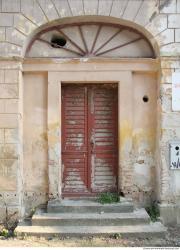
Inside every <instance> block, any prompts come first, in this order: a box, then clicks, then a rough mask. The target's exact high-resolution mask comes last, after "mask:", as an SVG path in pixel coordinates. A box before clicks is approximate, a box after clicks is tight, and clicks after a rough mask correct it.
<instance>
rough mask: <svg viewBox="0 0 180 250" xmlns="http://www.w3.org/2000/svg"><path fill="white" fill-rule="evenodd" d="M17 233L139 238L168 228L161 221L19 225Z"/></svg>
mask: <svg viewBox="0 0 180 250" xmlns="http://www.w3.org/2000/svg"><path fill="white" fill-rule="evenodd" d="M16 233H17V235H31V236H38V237H49V236H69V237H82V236H112V235H114V234H120V235H121V236H128V237H130V236H133V237H137V238H145V237H149V238H150V237H164V236H165V233H166V228H165V227H164V226H163V225H162V224H161V223H160V222H156V223H150V224H147V225H131V226H18V227H17V228H16Z"/></svg>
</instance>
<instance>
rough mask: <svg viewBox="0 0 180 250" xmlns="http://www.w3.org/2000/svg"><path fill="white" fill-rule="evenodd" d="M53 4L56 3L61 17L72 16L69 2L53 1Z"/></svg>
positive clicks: (64, 0)
mask: <svg viewBox="0 0 180 250" xmlns="http://www.w3.org/2000/svg"><path fill="white" fill-rule="evenodd" d="M52 2H53V3H54V5H55V7H56V10H57V11H58V13H59V16H60V17H66V16H68V17H70V16H72V12H71V9H70V7H69V4H68V1H67V0H52Z"/></svg>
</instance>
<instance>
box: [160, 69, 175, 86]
mask: <svg viewBox="0 0 180 250" xmlns="http://www.w3.org/2000/svg"><path fill="white" fill-rule="evenodd" d="M173 72H174V69H162V70H161V83H163V84H164V83H172V73H173Z"/></svg>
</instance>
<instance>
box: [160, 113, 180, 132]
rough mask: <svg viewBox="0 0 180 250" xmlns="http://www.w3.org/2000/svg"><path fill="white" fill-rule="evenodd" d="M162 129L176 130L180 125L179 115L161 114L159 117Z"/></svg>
mask: <svg viewBox="0 0 180 250" xmlns="http://www.w3.org/2000/svg"><path fill="white" fill-rule="evenodd" d="M161 119H162V121H161V127H162V128H177V127H179V124H180V115H179V113H178V112H173V113H162V115H161Z"/></svg>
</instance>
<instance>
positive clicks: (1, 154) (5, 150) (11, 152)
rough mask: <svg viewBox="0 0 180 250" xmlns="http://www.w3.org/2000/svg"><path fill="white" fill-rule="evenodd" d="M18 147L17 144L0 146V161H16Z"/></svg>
mask: <svg viewBox="0 0 180 250" xmlns="http://www.w3.org/2000/svg"><path fill="white" fill-rule="evenodd" d="M17 158H18V145H17V144H12V143H11V144H0V159H17Z"/></svg>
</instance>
